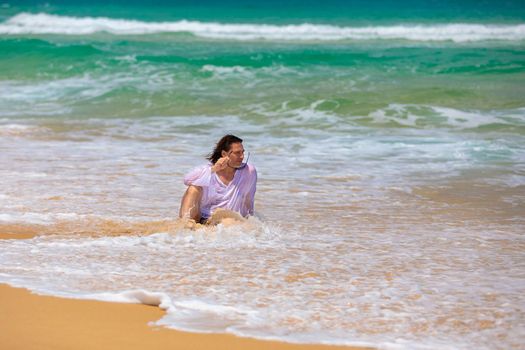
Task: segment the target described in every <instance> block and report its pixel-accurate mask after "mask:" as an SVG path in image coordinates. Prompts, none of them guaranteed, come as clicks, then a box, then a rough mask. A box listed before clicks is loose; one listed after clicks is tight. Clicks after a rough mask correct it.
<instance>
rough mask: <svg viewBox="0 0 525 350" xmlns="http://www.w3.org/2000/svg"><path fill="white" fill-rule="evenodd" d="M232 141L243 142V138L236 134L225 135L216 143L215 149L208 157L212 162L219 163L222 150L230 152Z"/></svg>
mask: <svg viewBox="0 0 525 350" xmlns="http://www.w3.org/2000/svg"><path fill="white" fill-rule="evenodd" d="M232 143H242V139H241V138H239V137H237V136H235V135H231V134H228V135H224V136H223V137H222V138H221V139H220V140H219V142H217V144H216V145H215V148H214V149H213V151H212V152H211V153H210V154H209V155H208V157H206V159H208V160H209V161H210V162H212V164H215V163H217V161H218V160H219V159H220V158H221V157H222V151H226V152H228V151H229V150H230V147H231V145H232Z"/></svg>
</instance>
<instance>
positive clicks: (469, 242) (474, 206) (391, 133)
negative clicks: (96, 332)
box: [0, 3, 525, 349]
mask: <svg viewBox="0 0 525 350" xmlns="http://www.w3.org/2000/svg"><path fill="white" fill-rule="evenodd" d="M331 4H332V3H331ZM179 5H180V4H179ZM332 5H333V4H332ZM485 5H486V4H485ZM485 5H483V6H485ZM511 5H512V4H511ZM511 5H509V4H507V5H506V6H507V7H503V8H502V9H501V12H500V13H499V16H492V15H490V13H492V12H491V11H493V10H494V9H493V8H490V11H489V10H487V11H486V12H483V11H485V10H484V7H483V6H481V7H480V9H478V12H475V13H474V12H468V11H467V12H464V11H463V12H462V13H467V14H468V15H467V17H468V16H470V17H468V18H462V17H458V13H459V12H456V10H457V8H456V7H454V6H452V7H450V9H448V10H446V11H445V10H443V11H441V12H440V11H439V8H438V9H436V8H430V7H429V8H418V7H416V8H415V9H418V10H417V11H416V10H414V12H411V16H412V17H410V16H408V17H410V18H403V17H402V16H401V17H400V15H399V13H397V12H396V11H395V9H393V8H391V7H388V8H385V11H383V12H382V13H383V14H384V17H381V18H378V19H376V21H375V22H374V19H373V18H374V16H373V13H374V12H373V11H372V10H371V12H369V13H365V12H359V11H358V12H356V18H355V20H354V21H351V20H348V18H350V17H349V16H348V15H347V14H346V15H345V13H346V12H344V11H342V12H341V13H339V12H338V11H335V10H334V9H332V10H329V9H325V11H321V12H319V13H318V14H317V13H316V12H315V11H313V12H312V11H310V10H308V9H304V8H303V10H302V11H303V12H301V11H299V12H294V16H296V17H294V16H292V15H290V17H289V18H286V17H282V16H280V17H279V16H277V15H276V17H279V18H273V19H272V18H270V17H264V16H262V14H267V13H271V11H270V9H269V8H265V7H264V6H263V8H258V7H256V8H257V11H260V12H259V14H260V15H261V16H262V17H261V18H257V16H254V15H253V14H251V12H249V11H248V12H246V9H244V8H239V7H236V5H235V4H229V5H228V6H231V7H230V9H231V11H230V12H228V11H225V12H219V14H217V13H215V12H213V11H211V10H210V12H206V11H207V10H206V9H208V10H209V9H210V8H213V6H212V5H210V6H211V7H209V8H208V7H205V8H204V9H201V10H196V9H195V8H191V6H190V7H184V6H182V5H180V6H181V7H174V8H177V9H179V10H180V11H182V12H180V13H185V14H187V16H183V15H174V14H170V13H169V11H158V13H156V12H155V11H156V10H155V7H153V8H150V9H148V10H145V9H144V8H142V7H140V6H138V5H137V6H138V7H136V8H135V7H131V8H128V9H126V11H127V12H126V11H124V10H119V9H118V8H117V7H111V6H109V7H100V6H98V5H97V6H92V7H91V8H88V7H83V6H76V7H75V6H69V7H68V6H65V5H56V4H55V5H53V4H52V5H50V6H49V7H42V6H36V7H31V6H29V7H28V6H26V7H23V8H22V7H20V8H18V7H15V6H8V7H5V6H4V7H2V10H1V11H2V12H1V13H0V14H1V16H0V17H1V18H3V20H4V22H3V23H2V24H0V178H1V179H2V182H1V184H2V186H1V188H0V207H1V212H0V232H2V233H13V234H15V235H16V233H17V232H18V233H22V232H34V233H37V234H39V236H37V237H35V238H32V239H28V240H0V282H7V283H10V284H13V285H16V286H22V287H26V288H30V289H31V290H34V291H37V292H40V293H44V294H51V295H59V296H67V297H75V298H94V299H100V300H113V301H125V302H140V303H146V304H154V305H160V306H161V307H162V308H164V309H166V310H167V314H166V316H165V317H164V318H162V319H161V320H159V321H158V323H159V324H162V325H165V326H168V327H174V328H178V329H186V330H194V331H202V332H229V333H235V334H239V335H245V336H253V337H258V338H271V339H281V340H287V341H293V342H307V343H334V344H349V345H371V346H375V347H378V348H385V349H473V348H476V349H519V348H522V347H523V340H522V339H523V338H524V336H525V321H524V320H525V318H524V313H525V311H524V310H525V305H524V303H523V297H522V295H524V294H525V277H524V276H523V271H524V267H525V266H524V262H525V259H524V258H525V254H524V252H525V249H524V248H525V241H524V238H523V232H524V227H525V223H524V216H523V213H524V212H525V207H524V203H525V165H524V164H525V134H524V132H525V105H524V104H523V96H524V94H525V85H523V78H524V72H525V66H524V64H523V62H525V60H524V57H525V50H524V38H523V25H524V24H523V23H525V16H521V13H522V12H520V11H517V10H516V11H509V8H508V6H510V7H512V6H511ZM188 6H189V5H188ZM228 6H226V7H228ZM261 6H262V5H261ZM327 6H328V5H327ZM334 6H335V5H334ZM352 6H353V5H352ZM352 6H350V7H349V8H348V9H347V10H348V11H350V9H352V8H353V7H352ZM385 6H386V5H385ZM486 6H488V5H486ZM336 7H337V6H336ZM327 8H328V7H327ZM353 9H354V10H355V8H353ZM157 10H158V9H157ZM387 10H388V11H387ZM435 10H438V11H437V12H435ZM462 10H464V9H462ZM184 11H185V12H184ZM267 11H269V12H267ZM374 11H375V10H374ZM426 11H427V12H426ZM212 13H215V15H213V16H219V17H220V16H221V15H220V13H222V14H223V17H222V18H216V17H213V18H212ZM225 13H228V15H225ZM430 13H436V16H435V17H433V16H432V15H431V14H430ZM248 14H251V15H250V16H251V17H250V16H248ZM49 16H58V17H49ZM101 16H104V17H107V18H106V19H101V18H100V17H101ZM155 16H157V17H155ZM301 16H302V17H301ZM345 16H346V17H345ZM520 16H521V17H520ZM233 18H235V19H236V20H233ZM345 18H346V20H345ZM184 19H188V20H191V21H197V22H198V23H197V24H193V25H196V27H192V28H193V29H191V28H190V29H191V30H190V29H188V28H189V27H183V28H182V32H180V30H181V29H180V28H181V27H180V26H181V25H182V26H184V25H186V26H188V23H186V24H184V23H182V24H181V23H180V21H181V20H184ZM240 19H245V20H246V21H244V22H243V21H240ZM37 20H41V22H37ZM132 20H135V21H138V22H133V21H132ZM24 21H26V22H24ZM86 21H91V22H90V23H91V24H89V25H87V26H86ZM370 21H371V22H370ZM165 22H166V23H167V24H166V23H165ZM208 22H220V23H221V25H219V26H218V27H213V26H212V27H209V28H208V29H209V31H208V32H206V31H204V29H203V28H207V27H206V26H207V23H208ZM304 22H307V23H311V24H312V26H313V27H308V28H307V29H308V31H307V32H306V34H305V32H304V30H303V29H304V28H302V27H298V26H299V25H300V24H301V23H304ZM38 23H40V24H38ZM50 23H54V24H57V23H58V24H57V25H54V24H53V25H51V26H50ZM228 23H230V24H232V23H233V24H236V25H238V24H242V23H249V25H248V26H247V27H242V26H241V27H239V26H233V27H228ZM265 23H266V24H267V25H268V27H265V25H264V24H265ZM370 23H371V24H372V27H373V28H375V29H374V30H373V33H372V34H371V32H370V30H371V29H370V28H369V27H370V26H369V24H370ZM286 24H290V25H293V26H292V27H288V29H285V28H283V25H286ZM456 24H460V26H459V27H458V26H455V25H456ZM444 25H446V27H443V26H444ZM451 25H452V27H451ZM60 26H63V28H62V29H59V32H58V33H56V32H55V33H54V34H50V33H49V28H55V30H56V29H57V28H60ZM101 26H106V27H104V28H105V29H103V30H101ZM123 26H124V27H125V29H126V30H132V31H133V33H131V34H130V33H128V32H126V33H122V32H120V30H122V28H124V27H123ZM148 26H149V27H148ZM151 26H153V28H154V29H155V30H153V32H151V31H150V29H151V28H152V27H151ZM325 26H328V28H325ZM385 26H386V27H385ZM469 26H471V27H469ZM472 26H481V30H480V27H472ZM401 27H402V28H405V27H409V28H410V30H409V31H408V32H406V30H405V31H403V30H404V29H403V30H401V29H400V28H401ZM438 27H440V28H441V29H443V28H446V30H444V31H443V32H442V34H443V35H445V36H444V37H440V38H438V37H436V33H435V29H436V28H438ZM46 28H47V29H46ZM64 28H67V30H68V31H69V30H71V31H73V33H72V32H68V31H66V30H65V29H64ZM145 28H146V29H145ZM159 28H160V29H159ZM210 28H211V29H210ZM385 28H386V29H385ZM428 28H431V30H430V31H428V30H427V29H428ZM469 28H470V29H473V28H474V29H475V30H474V32H468V31H469V30H470V29H469ZM15 29H16V33H15V32H13V31H14V30H15ZM84 29H86V30H87V32H79V31H80V30H84ZM226 29H231V31H227V30H226ZM263 29H264V30H263ZM405 29H406V28H405ZM420 29H421V30H420ZM75 30H76V32H74V31H75ZM363 30H364V31H365V32H366V33H367V34H366V35H368V36H367V37H366V38H362V37H356V35H355V33H359V32H362V31H363ZM505 30H507V31H508V30H510V31H511V32H510V34H509V32H505V33H506V34H504V35H506V36H504V37H501V36H499V35H500V34H501V31H505ZM287 31H289V32H287ZM465 32H467V34H465ZM203 33H204V34H203ZM210 33H211V34H210ZM250 33H252V34H253V33H256V34H258V35H259V36H258V37H257V38H253V37H249V35H251V34H250ZM283 33H289V35H288V34H283ZM312 33H313V34H315V36H316V37H315V38H313V37H311V35H312ZM334 33H335V34H334ZM349 33H350V34H349ZM389 33H394V34H395V35H394V37H391V36H389V35H390V34H389ZM407 33H408V34H407ZM469 33H470V34H469ZM498 33H500V34H498ZM243 35H248V36H244V37H243ZM283 35H284V37H283ZM309 35H310V36H309ZM465 35H467V36H468V35H470V36H468V37H466V36H465ZM501 35H503V34H501ZM465 38H467V39H468V40H466V39H465ZM227 132H232V133H234V134H237V135H238V136H241V137H242V138H244V140H245V142H244V147H245V148H246V150H247V151H250V153H251V157H250V162H251V163H252V164H254V165H255V166H256V167H257V169H258V174H259V182H258V188H257V195H256V214H257V218H252V219H251V220H250V221H249V222H248V224H247V225H245V226H236V227H223V226H219V227H217V228H209V229H205V230H197V231H189V230H186V229H184V228H181V227H180V225H178V223H177V222H176V220H175V218H176V215H177V212H178V207H179V202H180V198H181V196H182V194H183V192H184V190H185V188H184V186H183V183H182V177H183V175H184V174H185V173H186V172H187V171H189V170H190V169H191V168H192V167H193V166H196V165H198V164H201V163H202V162H203V161H204V157H205V156H206V155H207V154H208V153H209V152H210V151H211V147H212V145H213V144H214V143H215V142H216V141H217V139H218V138H220V137H221V136H222V135H223V134H224V133H227Z"/></svg>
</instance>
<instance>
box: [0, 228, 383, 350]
mask: <svg viewBox="0 0 525 350" xmlns="http://www.w3.org/2000/svg"><path fill="white" fill-rule="evenodd" d="M34 236H36V235H35V234H33V233H26V234H20V233H18V234H0V239H26V238H32V237H34ZM163 315H164V311H163V310H162V309H160V308H158V307H155V306H148V305H143V304H127V303H113V302H104V301H95V300H84V299H68V298H61V297H55V296H45V295H38V294H33V293H32V292H31V291H30V290H28V289H25V288H18V287H13V286H11V285H9V284H6V283H0V327H1V328H2V332H0V348H1V349H6V350H62V349H63V350H69V349H76V350H95V349H96V350H114V349H126V350H142V349H157V350H164V349H166V350H167V349H170V350H177V349H180V350H187V349H215V350H236V349H239V350H240V349H254V350H262V349H275V350H338V349H340V350H364V349H373V348H366V347H353V346H335V345H320V344H295V343H286V342H280V341H271V340H259V339H254V338H241V337H238V336H235V335H232V334H225V333H212V334H210V333H191V332H183V331H178V330H173V329H169V328H166V327H162V326H155V325H150V324H151V323H152V322H155V321H156V320H159V319H161V318H162V316H163Z"/></svg>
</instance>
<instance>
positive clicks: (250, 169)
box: [246, 163, 257, 174]
mask: <svg viewBox="0 0 525 350" xmlns="http://www.w3.org/2000/svg"><path fill="white" fill-rule="evenodd" d="M246 168H247V169H248V172H249V173H250V174H257V169H256V168H255V165H253V164H250V163H248V165H247V166H246Z"/></svg>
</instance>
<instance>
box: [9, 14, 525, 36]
mask: <svg viewBox="0 0 525 350" xmlns="http://www.w3.org/2000/svg"><path fill="white" fill-rule="evenodd" d="M99 32H107V33H111V34H115V35H144V34H154V33H192V34H193V35H196V36H199V37H204V38H211V39H230V40H258V39H263V40H285V41H288V40H298V41H304V40H318V41H333V40H378V39H380V40H381V39H382V40H410V41H454V42H472V41H485V40H504V41H521V40H525V24H513V25H510V24H509V25H502V24H490V25H486V24H467V23H451V24H432V25H423V24H414V25H401V24H400V25H390V26H367V27H348V26H347V27H343V26H334V25H322V24H310V23H303V24H296V25H272V24H234V23H216V22H199V21H187V20H181V21H175V22H143V21H137V20H126V19H113V18H106V17H71V16H58V15H50V14H45V13H39V14H31V13H20V14H18V15H15V16H14V17H11V18H10V19H8V20H7V21H5V22H4V23H3V24H0V34H8V35H21V34H22V35H23V34H64V35H89V34H93V33H99Z"/></svg>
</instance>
